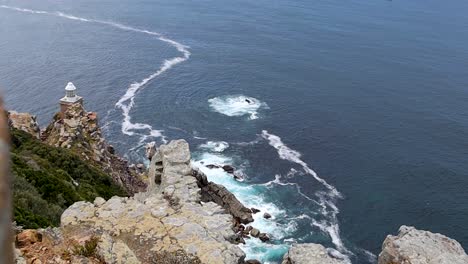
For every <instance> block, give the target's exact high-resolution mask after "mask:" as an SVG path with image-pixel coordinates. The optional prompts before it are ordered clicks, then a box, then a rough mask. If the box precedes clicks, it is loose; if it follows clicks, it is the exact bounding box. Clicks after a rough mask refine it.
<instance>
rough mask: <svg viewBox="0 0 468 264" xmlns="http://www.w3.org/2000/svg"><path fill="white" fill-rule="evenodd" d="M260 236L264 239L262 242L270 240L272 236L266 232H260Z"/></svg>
mask: <svg viewBox="0 0 468 264" xmlns="http://www.w3.org/2000/svg"><path fill="white" fill-rule="evenodd" d="M258 238H259V239H260V240H261V241H262V242H267V241H269V240H270V237H269V236H268V235H267V234H266V233H260V234H259V235H258Z"/></svg>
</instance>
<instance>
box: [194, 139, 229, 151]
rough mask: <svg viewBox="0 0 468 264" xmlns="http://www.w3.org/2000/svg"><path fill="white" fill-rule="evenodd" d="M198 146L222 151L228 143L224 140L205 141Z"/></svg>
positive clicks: (227, 146)
mask: <svg viewBox="0 0 468 264" xmlns="http://www.w3.org/2000/svg"><path fill="white" fill-rule="evenodd" d="M199 147H200V148H202V149H207V150H211V151H214V152H223V151H224V150H226V149H227V148H229V143H227V142H226V141H207V142H206V143H204V144H201V145H200V146H199Z"/></svg>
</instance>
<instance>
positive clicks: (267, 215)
mask: <svg viewBox="0 0 468 264" xmlns="http://www.w3.org/2000/svg"><path fill="white" fill-rule="evenodd" d="M263 218H265V219H270V218H271V214H269V213H264V214H263Z"/></svg>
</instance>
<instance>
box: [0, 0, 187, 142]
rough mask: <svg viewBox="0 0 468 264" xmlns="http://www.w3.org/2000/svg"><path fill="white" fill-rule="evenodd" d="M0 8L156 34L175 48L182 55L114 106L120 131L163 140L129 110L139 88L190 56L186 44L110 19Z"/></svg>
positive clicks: (150, 76) (172, 59)
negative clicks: (118, 111)
mask: <svg viewBox="0 0 468 264" xmlns="http://www.w3.org/2000/svg"><path fill="white" fill-rule="evenodd" d="M0 8H4V9H10V10H15V11H19V12H24V13H30V14H43V15H50V16H57V17H61V18H65V19H70V20H75V21H80V22H86V23H96V24H102V25H107V26H111V27H114V28H117V29H120V30H125V31H132V32H137V33H142V34H147V35H150V36H156V37H157V38H158V40H160V41H163V42H165V43H167V44H169V45H171V46H173V47H174V48H176V49H177V50H178V51H179V52H181V53H182V56H180V57H174V58H171V59H166V60H165V61H164V62H163V63H162V65H161V66H160V68H159V69H158V70H157V71H156V72H154V73H153V74H151V75H149V76H148V77H146V78H145V79H143V80H141V81H140V82H135V83H132V84H131V85H130V86H129V87H128V88H127V91H126V92H125V94H124V95H123V96H122V97H121V98H120V99H119V101H118V102H117V103H116V104H115V106H116V107H118V108H120V109H121V110H122V115H123V121H122V133H124V134H126V135H129V136H132V135H135V132H134V130H148V131H149V135H148V136H147V137H162V138H163V141H165V138H164V137H163V136H162V131H161V130H155V129H153V127H152V126H151V125H149V124H144V123H132V121H131V116H130V111H131V110H132V108H133V106H134V104H135V102H134V101H135V96H136V94H137V93H138V91H139V90H141V89H142V88H143V87H144V86H145V85H146V84H148V83H149V82H150V81H151V80H153V79H154V78H156V77H158V76H159V75H161V74H163V73H164V72H166V71H167V70H169V69H171V68H172V67H174V66H175V65H177V64H179V63H182V62H184V61H186V60H188V59H189V58H190V55H191V53H190V51H189V50H188V46H185V45H183V44H181V43H179V42H177V41H174V40H172V39H169V38H166V37H164V36H163V35H161V34H160V33H158V32H154V31H149V30H145V29H139V28H135V27H131V26H127V25H123V24H119V23H115V22H112V21H105V20H97V19H89V18H83V17H77V16H73V15H70V14H65V13H62V12H49V11H42V10H32V9H27V8H19V7H13V6H7V5H0Z"/></svg>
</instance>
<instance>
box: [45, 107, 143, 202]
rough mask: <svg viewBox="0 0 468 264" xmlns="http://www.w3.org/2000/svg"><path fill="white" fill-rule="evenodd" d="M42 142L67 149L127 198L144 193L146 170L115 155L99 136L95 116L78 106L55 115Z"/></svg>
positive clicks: (99, 132)
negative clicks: (107, 177) (109, 179)
mask: <svg viewBox="0 0 468 264" xmlns="http://www.w3.org/2000/svg"><path fill="white" fill-rule="evenodd" d="M42 139H43V140H44V141H45V142H46V143H47V144H49V145H52V146H56V147H62V148H67V149H70V150H72V151H73V152H75V153H76V154H78V155H80V156H81V157H82V158H83V160H86V161H89V162H90V163H92V164H94V165H95V166H98V167H99V168H101V169H102V170H103V171H104V172H106V173H108V174H109V175H110V176H111V177H112V179H113V180H114V182H115V183H117V184H119V185H120V186H122V187H124V189H126V190H127V192H128V193H130V194H133V193H136V192H141V191H144V190H146V183H145V181H144V179H145V178H146V175H145V170H144V169H143V170H141V169H138V168H137V166H135V165H130V164H129V163H128V161H127V160H125V159H123V158H121V157H119V156H117V155H115V150H114V148H113V147H112V146H111V145H109V144H108V143H107V142H106V141H105V140H104V138H103V136H102V134H101V129H100V127H99V124H98V118H97V114H96V113H94V112H87V111H85V109H84V108H83V106H82V105H81V104H75V105H72V106H70V107H69V108H68V110H67V111H66V112H65V113H63V114H56V115H55V117H54V120H53V122H52V123H51V124H50V125H49V126H48V127H47V128H46V129H45V131H43V133H42Z"/></svg>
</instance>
